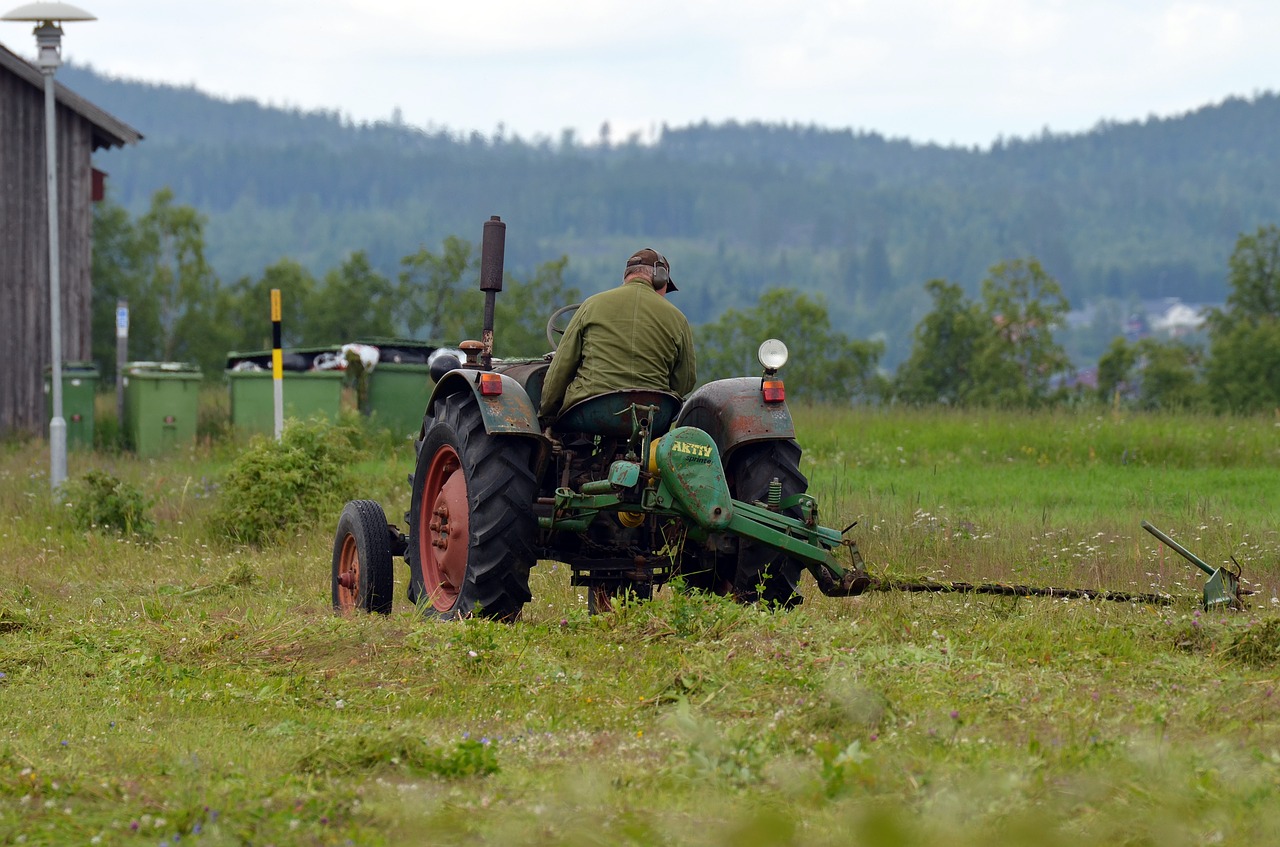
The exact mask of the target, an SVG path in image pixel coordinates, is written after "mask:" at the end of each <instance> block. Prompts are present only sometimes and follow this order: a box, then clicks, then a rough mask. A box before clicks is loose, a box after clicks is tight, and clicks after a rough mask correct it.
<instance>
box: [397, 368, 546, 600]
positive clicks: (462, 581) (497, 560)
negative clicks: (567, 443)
mask: <svg viewBox="0 0 1280 847" xmlns="http://www.w3.org/2000/svg"><path fill="white" fill-rule="evenodd" d="M424 431H425V434H424V436H423V440H422V444H421V446H420V449H419V451H418V462H417V468H416V470H415V471H414V474H413V496H412V498H411V500H410V504H409V551H408V560H409V575H410V580H411V586H410V589H409V594H410V596H411V597H413V598H415V599H416V601H417V603H418V605H419V607H420V608H422V609H423V610H424V611H427V612H429V613H432V614H435V615H438V616H440V617H445V618H456V617H466V616H469V615H472V614H479V615H482V616H484V617H490V618H497V619H499V620H515V619H516V618H517V617H519V615H520V610H521V609H523V608H524V604H525V603H527V602H528V601H529V600H530V599H531V595H530V593H529V569H530V568H531V567H533V565H534V563H535V561H536V557H535V555H534V547H533V542H534V536H535V534H536V529H537V520H536V518H535V516H534V513H533V501H534V497H535V492H536V488H537V482H536V480H535V479H534V476H533V470H532V460H533V451H534V449H535V447H536V444H535V442H534V440H533V439H532V438H529V437H526V436H518V435H490V434H489V433H488V432H486V431H485V428H484V420H483V418H482V417H481V415H480V409H479V407H478V406H477V400H476V398H475V395H473V394H472V393H471V392H470V391H463V392H459V393H456V394H451V395H449V396H447V397H442V398H439V399H438V400H437V402H436V404H435V406H434V407H433V409H432V410H431V411H430V412H428V413H427V417H426V420H425V423H424ZM457 474H461V477H460V478H455V475H457ZM428 487H432V488H433V490H431V491H428V490H427V488H428ZM461 512H465V515H464V514H461ZM442 515H443V516H442ZM433 522H434V523H435V524H436V528H435V529H433V528H432V523H433ZM451 528H452V529H453V532H450V529H451ZM460 528H461V529H460ZM449 544H454V545H459V544H461V545H465V546H464V547H463V549H462V550H461V551H457V548H456V546H455V552H450V551H449V550H448V546H449ZM441 545H444V546H443V547H442V546H441ZM446 577H447V578H448V579H446ZM450 579H452V580H456V583H455V582H451V581H449V580H450Z"/></svg>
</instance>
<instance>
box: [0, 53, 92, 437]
mask: <svg viewBox="0 0 1280 847" xmlns="http://www.w3.org/2000/svg"><path fill="white" fill-rule="evenodd" d="M92 131H93V129H92V125H91V124H90V123H89V121H87V120H85V118H83V117H82V116H80V115H78V114H76V113H75V112H73V111H71V110H70V109H68V108H66V107H65V106H63V105H61V104H59V105H58V107H57V134H58V220H59V224H58V229H59V232H58V238H59V241H60V248H61V251H60V252H61V262H60V269H61V279H60V284H61V291H62V297H61V300H62V316H61V317H62V338H63V344H62V357H63V361H64V362H65V361H76V360H86V359H88V358H89V356H90V350H91V336H90V323H91V311H90V310H91V301H90V297H91V294H92V284H91V280H90V268H91V265H92V249H93V247H92V243H93V242H92V235H93V205H92V190H93V176H92V168H91V166H90V156H91V154H92V151H93V137H92ZM47 223H48V213H47V211H46V206H45V138H44V93H43V92H42V91H41V90H39V89H38V88H34V87H33V86H32V85H30V84H29V83H28V82H27V81H25V80H22V79H20V78H18V77H17V76H15V75H13V74H10V73H8V72H6V71H5V69H3V68H0V436H3V435H5V434H7V433H12V432H33V433H35V432H41V431H45V430H46V429H47V426H48V421H47V419H46V415H45V400H44V369H45V368H46V367H47V366H48V365H49V362H50V343H49V235H48V225H47Z"/></svg>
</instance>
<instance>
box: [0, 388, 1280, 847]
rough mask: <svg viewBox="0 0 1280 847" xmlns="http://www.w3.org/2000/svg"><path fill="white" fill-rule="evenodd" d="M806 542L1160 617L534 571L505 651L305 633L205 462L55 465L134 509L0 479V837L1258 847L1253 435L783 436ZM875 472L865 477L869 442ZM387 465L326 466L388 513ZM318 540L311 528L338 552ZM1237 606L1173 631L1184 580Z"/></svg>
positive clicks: (1269, 628) (1195, 431) (805, 429)
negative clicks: (718, 589) (219, 513)
mask: <svg viewBox="0 0 1280 847" xmlns="http://www.w3.org/2000/svg"><path fill="white" fill-rule="evenodd" d="M795 413H796V416H797V426H798V428H799V431H800V436H801V441H802V443H803V444H804V445H805V447H806V459H805V471H806V473H807V474H808V475H809V477H810V479H811V481H812V489H811V490H812V491H813V492H814V493H815V494H816V495H817V496H818V497H819V498H820V502H821V503H822V505H823V508H824V520H825V521H826V522H827V523H828V524H829V525H832V526H838V527H843V526H845V525H846V524H848V523H850V522H852V521H854V520H857V521H858V522H859V523H858V526H857V527H856V528H855V529H854V530H853V531H852V533H851V534H852V535H854V536H855V537H856V538H858V539H859V541H860V544H861V546H862V548H863V550H864V552H865V554H866V557H867V560H868V563H869V566H870V567H871V569H872V570H873V572H876V573H882V574H883V573H888V574H893V575H895V576H906V577H912V576H933V577H936V578H943V579H956V580H960V579H963V580H967V581H971V582H976V581H981V580H999V581H1019V582H1024V583H1027V584H1033V585H1043V584H1054V585H1063V586H1069V587H1071V586H1081V587H1099V588H1113V589H1120V590H1140V591H1153V590H1154V591H1162V592H1166V593H1168V594H1169V595H1170V596H1171V598H1172V600H1173V602H1172V604H1171V605H1168V606H1140V605H1128V604H1116V603H1102V602H1089V601H1062V600H1042V599H1016V598H1003V597H990V596H985V595H961V594H948V595H918V594H913V595H904V594H893V593H876V594H869V595H866V596H864V597H861V598H857V599H847V600H837V599H831V598H824V597H821V596H820V595H819V594H818V592H817V590H816V588H815V587H814V586H813V584H812V582H811V581H808V580H807V578H806V597H807V599H806V602H805V604H804V605H803V606H802V607H801V608H799V609H796V610H793V611H790V612H776V611H770V610H767V609H758V608H751V607H740V606H736V605H734V604H732V603H730V602H728V601H725V600H721V599H718V598H707V597H701V596H686V595H683V594H680V593H678V592H674V591H671V590H664V591H661V592H659V593H658V595H657V597H656V599H655V600H654V601H653V602H651V603H646V604H637V605H632V606H623V607H622V608H620V609H619V610H618V611H616V612H614V613H612V614H609V615H604V616H598V617H591V616H588V615H587V613H586V604H585V601H584V598H583V597H582V596H581V592H580V590H579V589H575V588H572V587H571V586H569V585H568V578H567V573H566V570H565V568H564V567H563V566H558V565H556V564H554V563H543V564H541V565H540V566H539V567H538V568H537V569H536V570H535V574H534V584H533V592H534V600H533V602H532V603H530V604H529V606H528V607H527V608H526V613H525V616H524V620H523V621H522V622H521V623H519V624H516V625H510V626H508V625H499V624H491V623H488V622H486V621H482V620H471V621H463V622H456V623H440V622H435V621H430V620H425V619H423V618H421V617H419V616H418V615H416V614H415V613H414V612H413V610H412V609H410V608H408V606H407V604H406V603H405V602H404V601H403V599H402V598H403V588H404V576H405V573H404V567H403V564H402V563H398V564H397V567H398V569H399V570H398V572H397V576H398V582H397V589H396V590H397V594H396V597H397V603H396V609H395V611H394V612H393V614H391V615H390V616H387V617H377V616H357V617H354V618H339V617H335V616H334V615H333V614H332V612H331V611H330V607H329V570H330V555H331V552H330V545H331V541H332V532H333V527H332V525H328V526H321V527H300V528H299V529H298V532H297V534H296V535H295V536H294V537H293V538H291V539H288V540H287V541H286V542H285V543H283V544H281V545H278V546H273V547H270V548H268V549H253V548H237V547H235V546H233V545H231V544H229V543H228V542H226V541H225V540H224V539H220V538H218V537H214V536H212V535H210V533H209V532H208V530H207V529H206V528H205V518H206V516H207V514H208V512H209V510H210V508H211V506H212V503H213V500H214V498H216V497H217V496H218V490H219V489H218V484H219V479H220V474H221V473H222V472H223V471H225V469H226V467H227V466H228V464H229V462H230V461H231V459H232V458H233V456H234V449H235V448H234V447H230V446H216V445H215V446H202V447H198V448H195V449H192V450H190V451H188V452H186V453H184V454H182V455H179V456H175V457H173V458H169V459H165V460H163V461H154V462H153V461H145V460H136V459H132V458H128V457H113V456H105V455H94V454H88V455H82V454H74V455H73V457H72V462H71V465H72V467H71V472H72V474H73V475H74V474H77V473H81V472H83V471H84V470H86V469H88V468H90V467H101V468H107V469H109V470H111V471H112V472H113V473H115V474H116V475H117V476H119V477H121V478H123V479H127V480H129V481H131V482H133V483H134V484H137V485H138V486H140V487H141V488H142V489H143V490H144V491H145V492H146V493H147V494H148V495H149V496H151V497H153V498H155V501H156V502H155V506H154V507H153V512H154V515H155V517H156V518H157V521H158V523H159V531H158V533H157V539H156V540H155V541H154V542H152V543H148V544H143V543H138V542H134V541H129V540H126V539H120V538H116V537H113V536H110V535H104V534H99V533H92V532H90V533H83V532H78V531H75V530H73V529H71V528H70V526H69V523H68V522H67V520H66V518H65V516H64V515H63V514H61V513H60V510H65V509H66V508H67V507H66V506H55V505H53V504H51V503H50V501H49V498H48V496H47V493H48V484H47V467H48V461H47V451H45V450H44V449H43V448H42V446H41V445H40V444H38V443H36V444H28V445H10V446H7V447H3V448H0V451H2V452H0V515H2V516H3V517H2V518H0V673H2V674H3V676H2V677H0V716H2V717H0V843H17V842H19V841H23V842H24V843H28V844H44V843H47V844H81V843H103V844H160V843H167V844H169V845H177V844H181V843H190V842H194V843H200V844H241V843H252V844H269V843H275V844H347V843H355V844H406V843H409V844H413V843H418V844H463V843H469V844H474V843H503V844H673V845H674V844H699V845H701V844H707V845H720V844H746V845H754V844H759V845H775V844H833V845H834V844H850V843H866V844H938V845H950V844H989V843H993V842H994V843H1010V844H1023V843H1025V844H1049V845H1052V844H1079V843H1087V844H1160V845H1166V844H1169V845H1179V844H1202V843H1220V844H1257V843H1275V842H1276V841H1277V840H1280V838H1278V836H1280V821H1277V819H1276V818H1275V816H1274V812H1273V810H1274V809H1275V808H1276V804H1277V802H1278V801H1280V722H1278V721H1280V717H1278V711H1280V704H1278V703H1277V695H1276V693H1275V688H1276V683H1277V677H1278V676H1280V672H1278V670H1277V668H1278V667H1280V664H1278V663H1280V613H1278V612H1277V608H1278V605H1277V603H1276V601H1275V600H1273V598H1274V597H1275V593H1276V592H1275V589H1274V587H1273V586H1274V584H1275V582H1276V575H1277V564H1278V560H1280V536H1278V533H1277V530H1278V529H1280V527H1278V526H1277V514H1278V512H1280V509H1277V504H1278V503H1280V479H1278V478H1277V477H1278V474H1277V471H1280V454H1278V453H1277V443H1278V439H1277V436H1278V435H1280V430H1277V428H1276V427H1275V422H1274V421H1273V420H1271V419H1262V418H1259V419H1248V420H1237V419H1214V418H1176V417H1167V418H1166V417H1143V416H1133V417H1125V418H1117V417H1113V416H1112V415H1111V414H1110V413H1102V414H1101V415H1099V414H1097V413H1090V414H1086V413H1083V412H1081V413H1054V414H1044V415H1027V414H1013V413H1009V414H987V413H983V414H965V413H957V412H912V411H901V410H893V411H879V410H856V411H836V410H831V409H805V408H799V409H796V410H795ZM899 448H901V449H899ZM411 456H412V448H411V446H409V447H401V448H398V449H391V448H387V447H386V446H385V445H383V446H380V447H379V449H378V450H376V451H375V452H374V453H373V454H371V456H370V458H369V459H368V460H367V461H366V462H364V463H363V464H362V465H361V466H360V467H359V469H358V470H359V472H360V474H361V476H362V478H363V479H364V481H365V485H366V486H367V488H366V492H367V494H368V495H369V496H372V497H375V498H377V499H379V500H381V501H382V502H383V504H384V506H385V507H386V509H387V512H388V514H389V515H390V516H391V518H392V520H397V519H398V516H399V515H400V514H401V513H403V511H404V509H405V507H406V505H407V500H408V495H407V486H406V485H405V484H404V482H403V480H404V478H405V475H406V474H407V473H408V472H409V471H410V470H411V469H412V468H411V466H410V460H411ZM336 517H337V516H336V515H334V522H336ZM1143 518H1146V519H1148V520H1150V521H1151V522H1152V523H1154V524H1156V525H1157V526H1159V527H1161V528H1162V529H1164V530H1165V531H1166V532H1169V533H1170V534H1171V535H1173V536H1174V537H1176V538H1178V539H1180V540H1182V541H1183V543H1185V544H1186V545H1187V546H1188V547H1190V548H1191V549H1192V550H1193V551H1195V552H1197V553H1198V554H1199V555H1200V556H1201V557H1202V558H1204V559H1206V560H1208V561H1209V562H1210V563H1212V564H1215V565H1218V564H1222V563H1225V562H1227V561H1229V557H1230V556H1232V555H1234V556H1235V557H1236V558H1237V559H1238V560H1239V561H1240V563H1241V564H1242V565H1243V566H1244V568H1245V576H1246V578H1248V579H1249V581H1250V582H1249V584H1250V585H1251V586H1252V587H1254V588H1255V589H1256V590H1258V591H1259V592H1260V593H1259V594H1257V595H1255V596H1254V597H1253V598H1252V606H1251V608H1250V609H1249V610H1248V611H1246V612H1242V613H1224V612H1213V613H1203V612H1200V611H1198V610H1197V609H1196V607H1195V605H1194V600H1195V599H1196V598H1197V597H1198V596H1199V591H1200V586H1201V585H1202V584H1203V582H1204V577H1203V575H1202V574H1200V573H1199V572H1198V571H1195V570H1194V569H1193V568H1191V566H1189V565H1187V564H1186V563H1184V562H1182V560H1181V559H1179V558H1177V557H1176V556H1175V555H1174V554H1172V553H1170V552H1169V551H1164V552H1163V555H1162V553H1161V550H1160V547H1159V545H1157V544H1156V543H1155V540H1154V539H1153V538H1150V537H1149V536H1148V535H1147V534H1146V533H1145V532H1143V531H1142V530H1141V529H1140V528H1139V522H1140V521H1141V520H1142V519H1143Z"/></svg>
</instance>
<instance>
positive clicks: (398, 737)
mask: <svg viewBox="0 0 1280 847" xmlns="http://www.w3.org/2000/svg"><path fill="white" fill-rule="evenodd" d="M298 767H299V769H300V770H302V771H304V772H306V773H312V774H325V775H334V774H351V773H358V772H364V771H382V770H387V771H396V770H399V771H402V772H404V773H405V774H409V775H413V776H436V777H440V778H442V779H463V778H466V777H473V776H488V775H490V774H495V773H497V772H498V757H497V754H496V753H495V751H494V749H493V744H492V743H491V742H490V741H489V739H487V738H484V739H480V740H476V739H472V738H464V739H462V740H461V741H459V742H457V743H456V744H454V745H453V746H452V747H435V746H432V745H430V744H427V743H426V742H424V741H422V740H421V739H420V738H415V737H413V736H411V735H407V734H395V733H362V734H359V735H356V736H354V737H352V736H349V735H347V734H343V735H341V736H337V737H332V738H326V739H325V740H324V741H323V742H321V744H320V746H319V747H317V748H316V749H315V750H313V751H311V752H310V753H307V754H306V755H305V756H303V757H302V758H301V760H299V762H298Z"/></svg>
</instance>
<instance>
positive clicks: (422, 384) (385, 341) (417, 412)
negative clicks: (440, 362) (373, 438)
mask: <svg viewBox="0 0 1280 847" xmlns="http://www.w3.org/2000/svg"><path fill="white" fill-rule="evenodd" d="M357 343H360V344H368V345H371V346H373V347H377V348H378V363H377V364H376V365H375V366H374V368H373V370H372V371H370V372H369V373H368V374H366V375H364V377H363V380H364V385H363V386H358V388H359V391H358V394H359V398H360V411H361V412H363V413H364V414H366V415H369V416H371V418H372V420H373V422H374V424H376V425H377V426H381V427H383V428H384V429H387V430H389V431H391V432H392V433H394V434H395V435H397V436H403V437H408V436H410V435H416V434H417V433H418V431H419V430H420V429H421V428H422V414H423V412H425V411H426V409H427V401H428V400H429V399H431V390H432V389H433V388H434V387H435V383H434V382H432V381H431V366H430V364H429V362H430V360H431V354H432V353H434V352H435V351H436V350H437V349H438V348H439V347H440V345H439V344H435V343H433V342H430V341H419V340H417V339H410V338H362V339H360V340H359V341H358V342H357Z"/></svg>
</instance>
